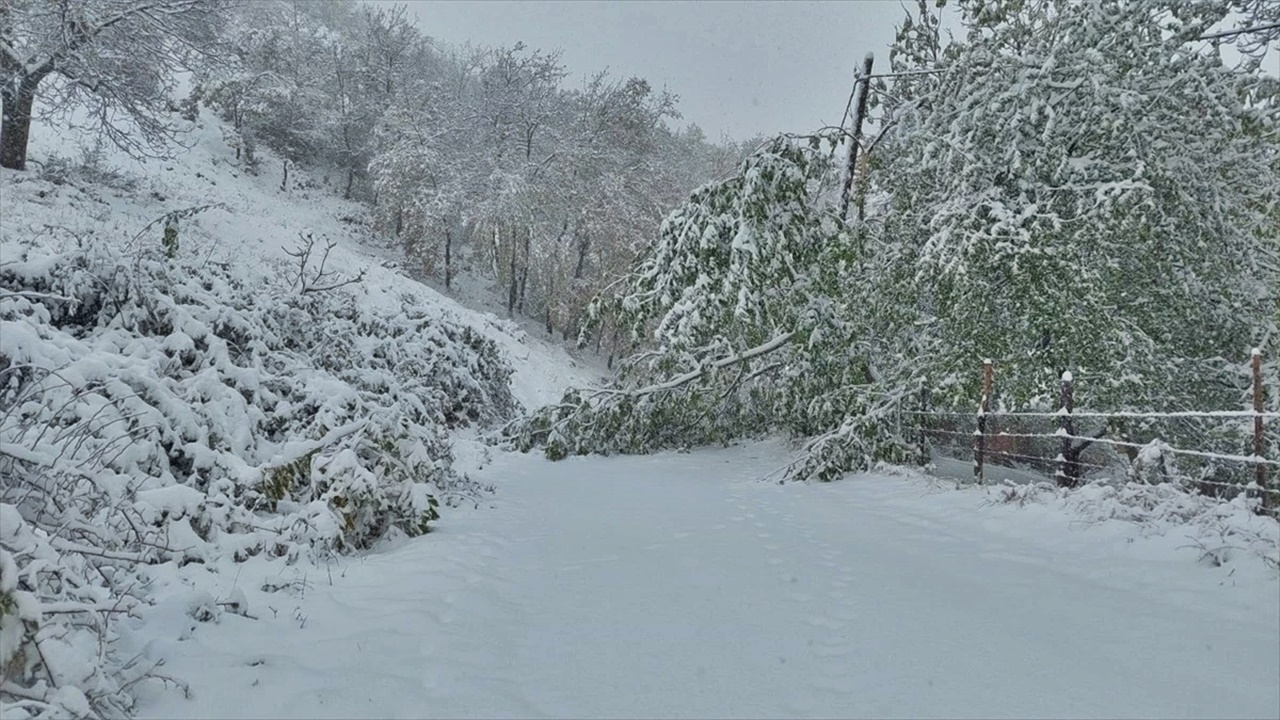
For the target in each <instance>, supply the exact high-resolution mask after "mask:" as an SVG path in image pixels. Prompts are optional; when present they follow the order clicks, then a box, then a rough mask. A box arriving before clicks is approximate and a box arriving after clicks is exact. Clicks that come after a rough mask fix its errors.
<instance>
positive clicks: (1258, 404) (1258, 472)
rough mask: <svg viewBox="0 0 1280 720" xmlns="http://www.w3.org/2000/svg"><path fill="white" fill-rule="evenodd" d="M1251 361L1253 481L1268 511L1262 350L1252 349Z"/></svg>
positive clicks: (1270, 498)
mask: <svg viewBox="0 0 1280 720" xmlns="http://www.w3.org/2000/svg"><path fill="white" fill-rule="evenodd" d="M1252 356H1253V357H1252V360H1253V456H1254V458H1255V459H1256V460H1257V463H1255V464H1254V466H1253V470H1254V473H1255V475H1254V481H1255V482H1256V483H1257V485H1258V497H1259V499H1260V500H1261V501H1262V509H1264V510H1267V509H1270V508H1271V506H1272V505H1274V504H1275V503H1274V502H1273V498H1272V496H1271V493H1269V492H1267V466H1266V465H1265V464H1263V462H1262V453H1263V451H1264V450H1266V440H1265V438H1264V437H1263V435H1262V348H1254V349H1253V353H1252Z"/></svg>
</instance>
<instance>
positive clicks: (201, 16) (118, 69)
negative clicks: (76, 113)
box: [0, 0, 219, 170]
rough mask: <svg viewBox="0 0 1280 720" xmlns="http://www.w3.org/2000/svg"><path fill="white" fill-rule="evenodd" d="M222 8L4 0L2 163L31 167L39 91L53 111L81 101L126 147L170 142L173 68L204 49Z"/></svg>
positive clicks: (137, 149)
mask: <svg viewBox="0 0 1280 720" xmlns="http://www.w3.org/2000/svg"><path fill="white" fill-rule="evenodd" d="M218 13H219V4H218V3H217V2H216V0H0V102H2V103H3V106H4V108H3V122H2V124H0V166H3V167H6V168H10V169H14V170H22V169H24V168H25V167H26V161H27V142H28V139H29V136H30V132H31V120H32V111H33V108H34V106H35V100H36V97H37V93H44V94H45V95H46V96H47V97H45V100H46V101H47V102H48V103H49V105H50V107H51V108H52V109H55V110H67V109H69V108H71V107H77V106H81V105H83V106H84V107H85V109H86V110H87V111H88V116H89V122H90V124H91V126H93V127H94V128H95V129H97V130H99V131H101V132H102V133H104V134H105V135H106V136H107V137H108V138H109V139H110V140H111V141H112V142H114V143H115V144H116V145H118V146H120V147H121V148H123V149H125V150H127V151H130V152H132V153H135V154H139V155H145V154H147V152H148V150H152V151H154V150H157V149H160V148H163V147H164V146H165V144H166V143H167V142H168V141H170V140H172V139H173V138H174V136H175V132H176V129H175V127H174V126H173V125H172V124H171V123H169V122H168V121H167V119H166V110H167V109H168V108H169V103H170V100H171V90H172V89H173V87H174V84H175V79H174V73H175V71H177V70H181V69H184V68H187V67H190V65H191V62H192V60H193V59H194V58H196V57H199V56H201V55H202V54H203V52H204V49H205V48H206V47H207V44H208V43H210V42H211V41H212V39H213V38H214V37H215V34H216V30H217V24H216V20H217V17H218ZM46 81H48V82H46ZM42 85H43V89H42Z"/></svg>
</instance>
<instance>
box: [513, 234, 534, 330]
mask: <svg viewBox="0 0 1280 720" xmlns="http://www.w3.org/2000/svg"><path fill="white" fill-rule="evenodd" d="M532 236H533V230H526V231H525V236H524V263H523V265H522V266H521V268H520V301H519V303H518V305H517V308H518V309H519V311H520V314H521V315H523V314H524V299H525V290H526V289H527V288H528V287H529V239H530V238H531V237H532ZM513 251H514V250H513Z"/></svg>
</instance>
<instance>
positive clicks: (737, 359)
mask: <svg viewBox="0 0 1280 720" xmlns="http://www.w3.org/2000/svg"><path fill="white" fill-rule="evenodd" d="M794 337H795V332H786V333H783V334H781V335H779V336H777V337H775V338H774V339H772V340H770V341H769V342H767V343H764V344H763V345H757V346H756V347H753V348H751V349H749V350H744V351H742V352H740V353H738V354H737V355H730V356H729V357H726V358H721V359H719V360H716V361H714V362H711V363H709V364H707V365H705V366H703V367H700V368H698V369H697V370H691V371H689V372H687V373H684V374H683V375H677V376H676V377H673V378H671V379H670V380H668V381H666V382H662V383H657V384H654V385H648V386H645V387H642V388H635V389H631V390H623V389H614V388H594V389H592V390H589V391H588V392H590V393H591V394H592V395H593V396H598V395H629V396H631V397H642V396H644V395H652V394H654V393H659V392H667V391H670V390H675V389H677V388H679V387H681V386H684V385H687V384H689V383H691V382H693V381H694V380H697V379H698V378H700V377H702V376H703V375H706V374H707V373H708V372H711V371H712V370H719V369H721V368H725V367H728V366H730V365H736V364H738V363H744V362H747V361H749V360H754V359H755V358H758V357H761V356H763V355H768V354H769V353H771V352H773V351H774V350H777V349H779V348H781V347H784V346H786V345H787V344H788V343H790V342H791V340H792V339H793V338H794Z"/></svg>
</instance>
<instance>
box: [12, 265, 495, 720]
mask: <svg viewBox="0 0 1280 720" xmlns="http://www.w3.org/2000/svg"><path fill="white" fill-rule="evenodd" d="M4 256H5V258H6V263H5V264H4V265H2V266H0V478H3V481H0V513H2V514H3V515H2V517H0V521H2V522H0V528H3V529H2V531H0V636H3V639H4V643H3V647H4V657H2V658H0V665H3V667H4V668H5V670H4V685H3V688H2V689H0V698H2V699H3V703H4V706H5V708H6V709H5V713H6V717H8V716H9V713H10V712H14V713H18V714H16V715H15V717H17V716H20V714H21V713H26V714H28V715H33V716H42V715H46V714H47V715H59V716H61V715H72V716H76V717H82V716H104V717H105V716H120V715H123V714H125V713H127V712H128V709H129V707H130V704H131V699H130V693H129V687H131V685H132V684H133V683H135V682H136V681H137V680H138V679H139V678H141V677H143V676H145V675H147V674H149V673H151V671H152V670H153V667H154V663H150V664H148V663H146V662H142V661H141V660H140V659H139V658H136V657H126V656H125V655H124V654H122V653H121V652H119V651H118V649H117V644H116V642H115V639H116V631H115V629H114V622H115V620H116V619H118V618H120V617H125V616H127V615H129V614H130V613H133V612H135V611H136V610H137V609H138V608H140V607H142V606H143V605H144V604H145V603H146V595H145V588H146V587H147V584H148V581H147V577H148V573H149V568H152V567H154V566H157V565H161V564H166V563H175V564H178V565H183V564H187V563H211V562H214V561H219V560H226V559H230V560H235V561H238V560H244V559H246V558H248V557H250V556H253V555H259V554H262V555H265V556H268V557H283V558H286V559H287V560H288V561H290V562H292V561H293V560H297V559H298V558H299V556H300V555H303V554H313V553H320V554H325V553H329V552H334V551H343V550H349V549H359V548H366V547H369V546H370V544H371V543H373V542H375V541H376V540H377V539H379V538H380V537H382V536H383V535H384V534H386V533H387V532H388V531H390V530H391V529H392V528H397V529H398V530H399V531H400V532H403V533H405V534H407V535H418V534H421V533H424V532H427V531H428V530H429V529H430V526H431V523H432V522H434V521H435V520H436V519H438V517H439V508H440V505H441V500H442V499H445V500H447V499H448V498H450V497H456V496H457V495H458V493H459V492H460V491H461V492H463V493H465V492H466V491H467V488H468V487H469V485H468V483H467V481H466V480H465V479H464V478H460V477H459V476H457V475H456V474H455V473H454V472H453V470H452V469H451V462H452V456H451V452H450V447H449V442H448V437H447V434H446V433H447V430H448V429H449V428H454V427H460V426H465V425H468V424H472V423H489V422H493V421H500V420H504V419H506V417H508V416H509V415H510V413H511V412H512V411H513V409H514V406H515V403H514V400H513V399H512V397H511V394H510V389H509V386H508V378H509V375H510V372H511V369H510V367H509V366H508V365H507V363H506V362H505V361H504V360H503V359H502V358H501V357H500V355H499V352H498V349H497V347H496V346H495V345H494V344H493V343H492V341H489V340H487V339H484V338H483V337H481V336H480V335H479V334H477V333H476V332H475V331H473V330H472V329H471V328H469V327H463V326H457V325H454V324H452V323H449V322H445V321H441V320H439V319H437V318H435V317H433V314H432V313H431V312H430V309H429V308H430V306H429V305H426V304H421V303H420V302H419V301H418V300H417V299H416V298H414V297H412V296H405V297H403V298H402V307H401V308H398V309H394V310H391V309H377V308H369V307H364V306H362V305H361V303H360V302H359V297H358V296H357V295H356V294H355V293H354V292H352V290H354V289H358V287H359V286H351V287H347V288H344V289H337V290H331V291H329V292H314V293H306V294H298V293H297V292H294V291H291V290H290V288H289V287H288V285H287V282H286V281H283V280H281V279H279V278H270V277H260V276H255V275H253V274H251V273H250V272H249V271H247V270H244V269H236V268H232V267H223V266H219V265H217V264H208V265H205V266H200V265H197V264H194V263H193V262H191V261H184V260H172V259H165V258H164V257H163V256H162V254H161V253H160V252H159V251H158V250H157V251H154V252H152V253H150V254H143V255H139V256H132V257H131V256H125V255H121V254H119V253H117V252H115V251H112V250H109V249H105V248H95V249H89V250H69V251H66V252H55V251H52V250H50V249H49V248H48V246H47V245H45V244H38V243H34V242H32V243H25V242H23V241H22V240H19V239H9V240H6V245H5V248H4Z"/></svg>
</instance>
